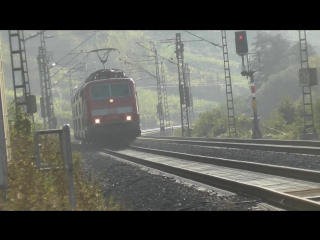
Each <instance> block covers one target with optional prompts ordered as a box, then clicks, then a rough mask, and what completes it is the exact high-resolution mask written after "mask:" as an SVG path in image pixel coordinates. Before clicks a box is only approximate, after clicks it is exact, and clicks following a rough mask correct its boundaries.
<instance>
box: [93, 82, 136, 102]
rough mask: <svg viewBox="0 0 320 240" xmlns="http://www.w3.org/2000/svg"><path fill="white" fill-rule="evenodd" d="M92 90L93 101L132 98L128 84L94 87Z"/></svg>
mask: <svg viewBox="0 0 320 240" xmlns="http://www.w3.org/2000/svg"><path fill="white" fill-rule="evenodd" d="M90 90H91V99H92V100H98V99H106V98H116V97H128V96H130V87H129V84H128V83H112V84H103V85H93V86H91V88H90Z"/></svg>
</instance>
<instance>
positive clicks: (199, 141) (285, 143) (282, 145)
mask: <svg viewBox="0 0 320 240" xmlns="http://www.w3.org/2000/svg"><path fill="white" fill-rule="evenodd" d="M139 140H146V141H150V140H152V141H162V142H166V143H176V144H188V145H198V146H208V147H222V148H240V149H251V150H262V151H274V152H287V153H299V154H312V155H320V142H319V141H298V140H269V139H255V140H251V139H227V138H224V139H217V138H194V137H192V138H182V137H151V136H143V137H140V138H139Z"/></svg>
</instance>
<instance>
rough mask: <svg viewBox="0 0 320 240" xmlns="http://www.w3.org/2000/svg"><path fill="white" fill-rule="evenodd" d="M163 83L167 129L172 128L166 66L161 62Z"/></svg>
mask: <svg viewBox="0 0 320 240" xmlns="http://www.w3.org/2000/svg"><path fill="white" fill-rule="evenodd" d="M161 83H162V90H163V102H164V116H165V120H166V129H167V128H169V127H170V116H169V106H168V98H167V88H166V77H165V74H164V66H163V62H162V61H161Z"/></svg>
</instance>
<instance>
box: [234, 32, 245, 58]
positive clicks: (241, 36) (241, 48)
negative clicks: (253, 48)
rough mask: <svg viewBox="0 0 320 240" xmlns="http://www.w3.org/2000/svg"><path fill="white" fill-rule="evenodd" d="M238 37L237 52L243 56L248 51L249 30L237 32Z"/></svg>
mask: <svg viewBox="0 0 320 240" xmlns="http://www.w3.org/2000/svg"><path fill="white" fill-rule="evenodd" d="M235 37H236V38H235V39H236V52H237V54H238V55H240V56H242V55H245V54H247V53H248V41H247V32H246V31H240V32H235Z"/></svg>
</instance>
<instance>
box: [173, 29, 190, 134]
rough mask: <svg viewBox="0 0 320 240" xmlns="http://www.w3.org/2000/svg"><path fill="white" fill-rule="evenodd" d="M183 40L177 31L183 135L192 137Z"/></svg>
mask: <svg viewBox="0 0 320 240" xmlns="http://www.w3.org/2000/svg"><path fill="white" fill-rule="evenodd" d="M183 47H184V45H183V42H182V41H181V34H180V33H176V51H175V53H176V56H177V63H178V75H179V94H180V110H181V130H182V131H181V136H182V137H190V126H189V115H188V109H187V101H186V94H185V86H186V80H185V76H184V63H183V50H184V49H183Z"/></svg>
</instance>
